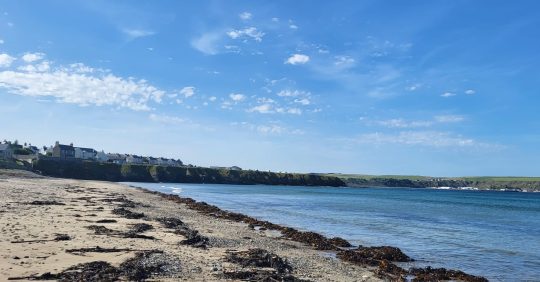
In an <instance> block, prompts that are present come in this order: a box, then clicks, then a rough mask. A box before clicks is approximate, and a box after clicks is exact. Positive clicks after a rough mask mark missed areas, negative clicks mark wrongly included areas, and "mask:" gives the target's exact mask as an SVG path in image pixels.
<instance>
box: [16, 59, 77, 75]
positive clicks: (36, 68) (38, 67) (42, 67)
mask: <svg viewBox="0 0 540 282" xmlns="http://www.w3.org/2000/svg"><path fill="white" fill-rule="evenodd" d="M50 68H51V66H50V63H49V61H43V62H41V63H39V64H33V65H31V64H29V65H24V66H20V67H18V68H17V69H18V70H22V71H25V72H46V71H48V70H49V69H50ZM79 72H81V71H79ZM81 73H82V72H81Z"/></svg>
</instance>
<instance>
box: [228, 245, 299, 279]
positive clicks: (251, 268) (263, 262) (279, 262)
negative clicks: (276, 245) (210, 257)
mask: <svg viewBox="0 0 540 282" xmlns="http://www.w3.org/2000/svg"><path fill="white" fill-rule="evenodd" d="M225 260H226V261H228V262H231V263H234V264H236V265H238V266H240V269H234V270H228V271H224V272H223V276H224V278H226V279H241V280H247V281H287V282H289V281H290V282H302V281H307V280H302V279H298V278H296V277H294V276H293V275H292V274H291V273H292V271H293V268H292V266H291V265H290V264H289V263H288V262H287V260H284V259H282V258H281V257H279V256H278V255H276V254H273V253H270V252H268V251H267V250H263V249H250V250H247V251H242V252H229V253H228V254H227V256H226V258H225Z"/></svg>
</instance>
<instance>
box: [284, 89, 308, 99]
mask: <svg viewBox="0 0 540 282" xmlns="http://www.w3.org/2000/svg"><path fill="white" fill-rule="evenodd" d="M310 94H311V93H309V92H306V91H300V90H290V89H285V90H281V91H279V92H278V93H277V95H278V96H280V97H299V96H310Z"/></svg>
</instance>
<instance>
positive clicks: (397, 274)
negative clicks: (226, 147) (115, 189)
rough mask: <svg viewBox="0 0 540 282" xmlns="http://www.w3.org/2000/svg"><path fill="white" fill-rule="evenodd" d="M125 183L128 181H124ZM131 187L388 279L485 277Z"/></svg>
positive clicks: (383, 248) (392, 250) (393, 249)
mask: <svg viewBox="0 0 540 282" xmlns="http://www.w3.org/2000/svg"><path fill="white" fill-rule="evenodd" d="M125 185H127V184H125ZM127 186H129V187H132V188H134V189H137V190H140V191H143V192H145V193H150V194H154V195H159V196H160V197H162V198H164V199H166V200H168V201H173V202H176V203H181V204H185V205H186V206H187V207H188V208H190V209H193V210H196V211H198V212H200V213H202V214H205V215H210V216H212V217H215V218H219V219H225V220H232V221H236V222H242V223H246V224H248V226H249V227H250V228H252V229H256V228H265V229H268V230H275V231H279V232H281V234H282V236H283V237H284V238H286V239H289V240H292V241H297V242H300V243H304V244H306V245H309V246H311V247H313V248H315V249H316V250H320V251H335V252H336V256H337V257H338V258H339V259H341V260H342V261H344V262H349V263H353V264H356V265H360V266H365V267H369V266H371V267H377V270H376V271H375V273H376V274H377V275H378V276H379V277H380V278H382V279H385V280H386V279H390V280H391V281H405V280H406V279H407V278H406V277H410V276H413V277H416V278H417V279H418V280H414V279H413V281H428V280H433V279H437V280H443V279H444V280H449V279H452V280H458V281H475V282H476V281H488V280H487V279H486V278H484V277H481V276H474V275H470V274H467V273H464V272H462V271H460V270H452V269H445V268H438V269H434V268H431V267H430V266H427V267H424V268H410V269H404V268H401V267H399V266H398V265H397V264H396V263H400V262H402V263H403V262H413V261H414V258H410V257H408V256H407V255H406V254H404V253H403V252H402V251H401V249H399V248H397V247H393V246H373V247H364V246H353V245H352V244H351V243H349V242H348V241H347V240H345V239H343V238H340V237H333V238H328V237H326V236H324V235H321V234H319V233H316V232H312V231H299V230H297V229H296V228H294V227H286V226H283V225H279V224H275V223H272V222H269V221H265V220H259V219H256V218H254V217H251V216H248V215H245V214H242V213H236V212H231V211H227V210H223V209H221V208H219V207H217V206H215V205H210V204H207V203H206V202H204V201H196V200H194V199H192V198H189V197H181V196H179V195H176V194H167V193H163V192H158V191H152V190H150V189H146V188H142V187H138V186H134V185H127Z"/></svg>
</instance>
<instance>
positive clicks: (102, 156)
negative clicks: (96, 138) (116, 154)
mask: <svg viewBox="0 0 540 282" xmlns="http://www.w3.org/2000/svg"><path fill="white" fill-rule="evenodd" d="M96 161H98V162H102V163H106V162H108V161H109V156H108V154H105V152H103V150H101V152H97V153H96Z"/></svg>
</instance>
